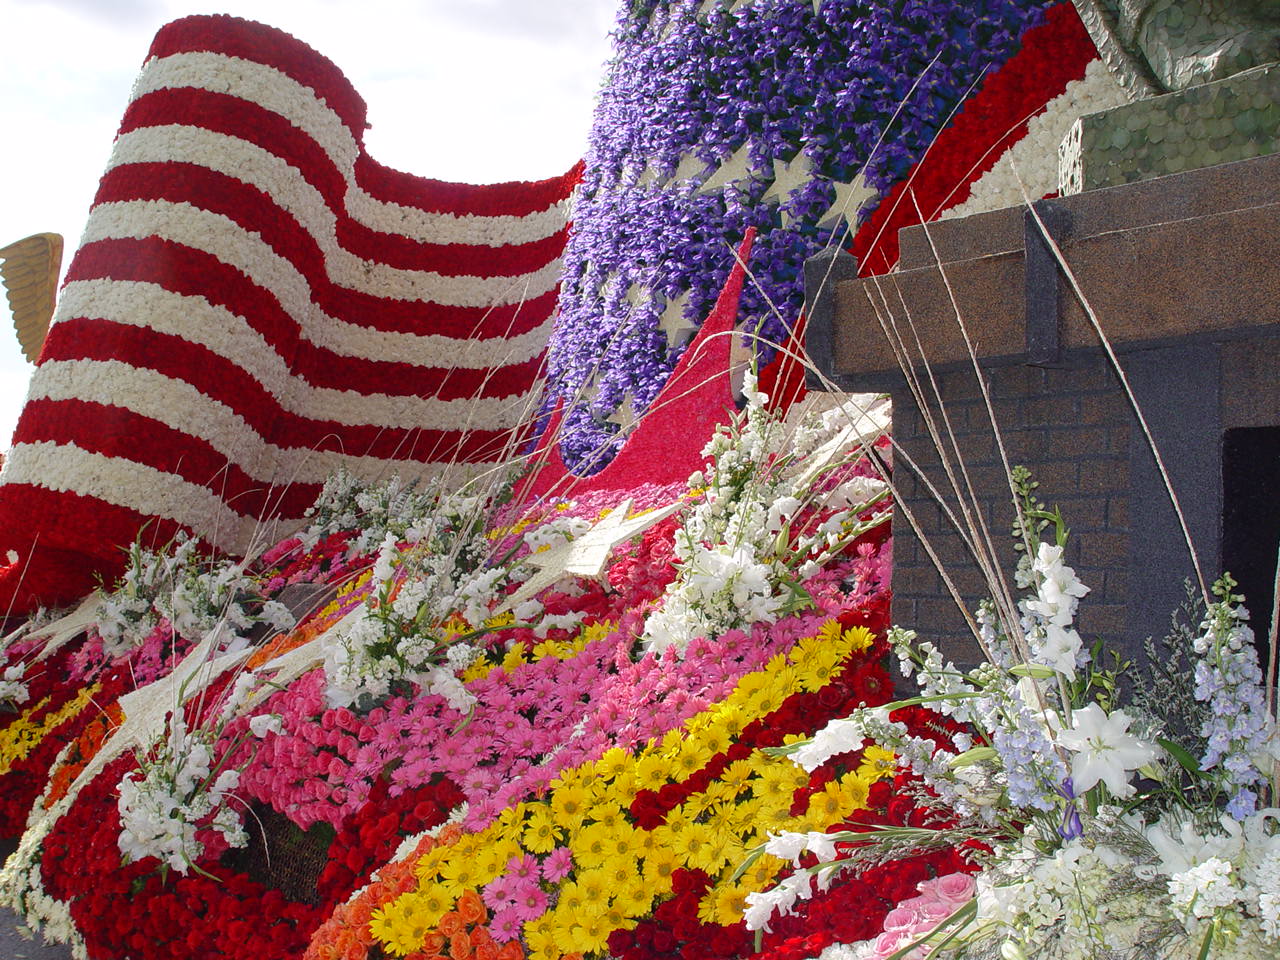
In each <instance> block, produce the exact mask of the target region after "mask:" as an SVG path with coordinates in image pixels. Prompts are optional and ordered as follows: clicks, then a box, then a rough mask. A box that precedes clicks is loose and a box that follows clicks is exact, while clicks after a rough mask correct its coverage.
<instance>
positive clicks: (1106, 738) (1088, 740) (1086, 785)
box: [1057, 703, 1156, 797]
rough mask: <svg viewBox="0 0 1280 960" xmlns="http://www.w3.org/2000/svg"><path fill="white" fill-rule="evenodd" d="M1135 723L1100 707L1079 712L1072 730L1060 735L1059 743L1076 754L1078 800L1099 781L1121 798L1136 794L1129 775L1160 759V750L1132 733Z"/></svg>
mask: <svg viewBox="0 0 1280 960" xmlns="http://www.w3.org/2000/svg"><path fill="white" fill-rule="evenodd" d="M1132 722H1133V720H1132V718H1131V717H1129V716H1128V714H1126V713H1125V712H1124V711H1123V710H1115V711H1113V712H1112V713H1111V714H1110V715H1108V714H1107V713H1105V712H1104V711H1103V709H1102V708H1101V707H1100V706H1098V705H1097V704H1096V703H1091V704H1089V705H1088V706H1087V707H1083V708H1082V709H1080V710H1077V711H1075V713H1074V714H1072V717H1071V729H1070V730H1063V731H1062V732H1061V733H1059V734H1058V738H1057V739H1058V743H1060V744H1062V746H1064V747H1066V748H1067V749H1069V750H1073V751H1075V754H1076V755H1075V756H1074V757H1072V759H1071V782H1072V786H1073V788H1074V791H1075V794H1076V795H1077V796H1079V795H1081V794H1083V793H1085V792H1086V791H1087V790H1089V789H1090V788H1092V787H1093V786H1094V785H1095V784H1096V783H1098V781H1102V782H1103V783H1105V784H1106V785H1107V789H1108V790H1110V791H1111V793H1112V794H1113V795H1115V796H1117V797H1127V796H1130V795H1132V794H1133V792H1134V790H1133V785H1132V784H1131V783H1129V776H1128V771H1130V770H1136V769H1138V768H1139V767H1141V766H1144V765H1145V764H1147V763H1150V762H1151V761H1152V760H1154V759H1155V758H1156V750H1155V748H1154V747H1152V746H1151V745H1150V744H1148V743H1144V742H1143V741H1141V740H1139V739H1138V738H1137V737H1135V736H1134V735H1133V734H1131V733H1129V732H1128V731H1129V724H1130V723H1132Z"/></svg>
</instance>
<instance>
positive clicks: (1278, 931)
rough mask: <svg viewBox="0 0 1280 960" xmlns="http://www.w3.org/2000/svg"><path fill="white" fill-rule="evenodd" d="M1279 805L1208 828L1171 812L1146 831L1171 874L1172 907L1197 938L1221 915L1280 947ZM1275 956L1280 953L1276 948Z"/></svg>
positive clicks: (1162, 872)
mask: <svg viewBox="0 0 1280 960" xmlns="http://www.w3.org/2000/svg"><path fill="white" fill-rule="evenodd" d="M1277 817H1280V811H1278V810H1265V811H1263V812H1262V813H1259V814H1255V815H1254V816H1252V817H1249V818H1248V819H1246V820H1244V821H1243V822H1237V821H1236V820H1234V819H1232V818H1231V817H1229V816H1224V817H1222V818H1221V820H1219V821H1218V823H1216V824H1214V825H1213V829H1212V830H1204V829H1202V828H1200V827H1198V826H1197V825H1196V824H1195V823H1193V822H1188V821H1186V820H1183V819H1181V818H1180V817H1178V816H1177V815H1174V814H1167V815H1166V816H1164V817H1162V818H1161V819H1160V820H1159V821H1158V822H1156V823H1154V824H1152V825H1151V826H1149V827H1147V828H1146V829H1145V831H1144V833H1145V836H1146V839H1147V842H1148V843H1150V845H1151V847H1152V849H1153V851H1154V853H1155V854H1156V856H1157V857H1158V860H1159V862H1158V865H1157V867H1156V869H1157V871H1158V873H1159V874H1160V875H1161V876H1162V877H1166V878H1167V882H1168V892H1169V909H1170V912H1171V913H1172V914H1173V916H1174V917H1175V918H1176V919H1177V920H1178V921H1179V922H1180V923H1181V924H1182V925H1183V928H1184V929H1185V930H1186V931H1187V933H1188V935H1189V937H1190V938H1191V939H1192V940H1196V939H1197V938H1199V939H1203V937H1204V930H1205V924H1206V923H1208V922H1212V921H1214V920H1215V919H1216V920H1218V921H1219V922H1221V921H1222V920H1227V921H1229V922H1230V924H1231V925H1232V926H1235V925H1237V924H1238V925H1240V928H1241V931H1242V933H1247V934H1248V936H1246V937H1245V939H1246V941H1247V940H1250V939H1252V940H1254V941H1259V942H1266V943H1269V944H1271V945H1272V946H1271V949H1272V950H1273V951H1276V952H1280V835H1277V834H1276V833H1275V832H1274V829H1275V821H1276V819H1277ZM1271 955H1272V956H1274V955H1275V954H1274V953H1272V954H1271Z"/></svg>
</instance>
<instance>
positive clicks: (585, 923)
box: [569, 910, 613, 954]
mask: <svg viewBox="0 0 1280 960" xmlns="http://www.w3.org/2000/svg"><path fill="white" fill-rule="evenodd" d="M579 921H580V922H579V923H577V924H575V925H574V926H573V927H571V928H570V929H569V945H570V946H571V947H573V951H574V952H575V953H581V954H588V953H597V952H599V951H602V950H604V949H605V948H606V947H607V946H608V945H609V944H608V940H609V934H610V933H612V932H613V931H612V930H610V929H609V925H608V923H607V922H606V921H605V917H604V911H603V910H602V911H601V912H600V913H598V914H585V915H582V916H580V917H579Z"/></svg>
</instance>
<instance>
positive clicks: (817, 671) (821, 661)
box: [799, 648, 844, 692]
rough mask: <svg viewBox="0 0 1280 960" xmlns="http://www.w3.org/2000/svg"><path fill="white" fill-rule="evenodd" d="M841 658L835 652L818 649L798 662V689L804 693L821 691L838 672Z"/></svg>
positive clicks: (827, 649) (828, 649)
mask: <svg viewBox="0 0 1280 960" xmlns="http://www.w3.org/2000/svg"><path fill="white" fill-rule="evenodd" d="M843 659H844V658H843V657H842V656H841V655H840V653H839V652H838V651H836V650H833V649H830V648H819V649H817V650H815V651H813V652H812V653H810V654H807V655H806V656H805V657H804V659H803V660H801V661H800V666H799V672H800V689H801V690H804V691H806V692H812V691H814V690H821V689H822V688H823V687H825V686H826V685H827V684H828V683H830V682H831V678H832V677H833V676H835V675H836V674H837V673H839V672H840V669H841V667H840V664H841V663H842V662H843Z"/></svg>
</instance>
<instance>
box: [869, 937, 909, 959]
mask: <svg viewBox="0 0 1280 960" xmlns="http://www.w3.org/2000/svg"><path fill="white" fill-rule="evenodd" d="M909 942H910V938H909V937H908V936H907V934H906V933H905V932H903V931H902V930H886V931H885V932H884V933H882V934H880V936H878V937H876V939H875V941H874V942H873V943H872V946H873V947H874V948H875V953H873V954H872V955H871V956H872V958H873V960H884V958H885V957H891V956H893V955H894V953H896V952H897V951H898V950H901V949H902V948H903V947H904V946H906V945H907V944H908V943H909Z"/></svg>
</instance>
